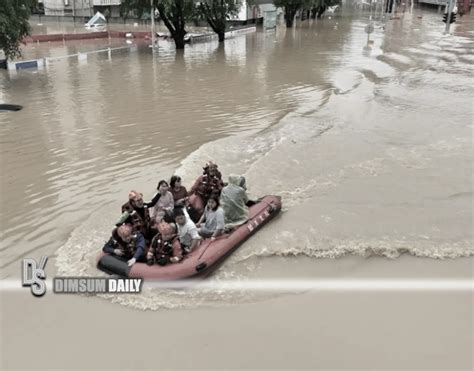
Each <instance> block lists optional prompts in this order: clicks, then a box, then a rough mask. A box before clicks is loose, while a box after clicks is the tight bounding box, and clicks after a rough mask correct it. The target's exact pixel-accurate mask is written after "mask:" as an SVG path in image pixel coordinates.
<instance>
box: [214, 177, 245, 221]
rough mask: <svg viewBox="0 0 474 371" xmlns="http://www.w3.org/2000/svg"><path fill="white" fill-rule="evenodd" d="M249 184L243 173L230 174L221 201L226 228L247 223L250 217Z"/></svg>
mask: <svg viewBox="0 0 474 371" xmlns="http://www.w3.org/2000/svg"><path fill="white" fill-rule="evenodd" d="M246 190H247V185H246V181H245V178H244V177H243V176H241V175H230V176H229V183H228V184H227V185H226V186H225V187H224V188H223V189H222V192H221V198H220V201H221V202H220V203H221V207H222V209H223V210H224V217H225V228H226V229H232V228H234V227H236V226H239V225H241V224H243V223H245V222H246V221H247V219H248V217H249V210H248V207H247V206H246V205H247V202H248V197H247V193H246Z"/></svg>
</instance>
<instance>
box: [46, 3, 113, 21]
mask: <svg viewBox="0 0 474 371" xmlns="http://www.w3.org/2000/svg"><path fill="white" fill-rule="evenodd" d="M42 2H43V6H44V14H45V15H51V16H69V17H89V18H90V17H93V16H94V14H95V13H96V12H101V13H102V14H104V15H106V16H109V17H120V0H42Z"/></svg>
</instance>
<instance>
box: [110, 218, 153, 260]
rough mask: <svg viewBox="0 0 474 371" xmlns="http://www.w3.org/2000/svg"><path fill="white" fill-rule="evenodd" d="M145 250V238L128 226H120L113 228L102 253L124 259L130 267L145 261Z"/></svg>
mask: <svg viewBox="0 0 474 371" xmlns="http://www.w3.org/2000/svg"><path fill="white" fill-rule="evenodd" d="M145 248H146V244H145V237H143V235H142V234H141V233H140V232H138V231H137V232H133V227H132V226H131V225H130V224H122V225H121V226H120V227H118V228H114V230H113V231H112V237H110V240H109V241H107V242H106V244H105V245H104V247H103V248H102V251H104V252H105V253H108V254H112V255H116V256H119V257H121V258H123V259H126V260H127V264H128V266H130V267H131V266H132V265H134V264H135V263H136V262H137V261H145Z"/></svg>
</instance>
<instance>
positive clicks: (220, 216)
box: [197, 196, 224, 240]
mask: <svg viewBox="0 0 474 371" xmlns="http://www.w3.org/2000/svg"><path fill="white" fill-rule="evenodd" d="M197 227H198V228H199V229H198V231H199V234H200V236H201V237H204V238H209V237H211V240H214V239H215V238H216V237H218V236H220V235H221V234H222V233H224V210H222V208H221V207H220V203H219V198H218V197H216V196H211V198H209V200H208V201H207V206H206V208H205V209H204V214H202V217H201V219H200V220H199V222H198V223H197Z"/></svg>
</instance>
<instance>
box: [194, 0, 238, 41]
mask: <svg viewBox="0 0 474 371" xmlns="http://www.w3.org/2000/svg"><path fill="white" fill-rule="evenodd" d="M241 5H242V2H241V0H202V1H200V2H199V5H198V10H199V12H200V13H201V14H202V15H203V16H204V18H205V19H206V21H207V23H209V26H210V27H211V28H212V30H213V31H214V32H215V33H216V34H217V35H218V36H219V41H220V42H222V41H224V38H225V31H226V27H227V20H228V19H230V18H231V16H234V15H236V14H237V13H238V12H239V9H240V7H241Z"/></svg>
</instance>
